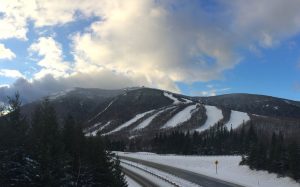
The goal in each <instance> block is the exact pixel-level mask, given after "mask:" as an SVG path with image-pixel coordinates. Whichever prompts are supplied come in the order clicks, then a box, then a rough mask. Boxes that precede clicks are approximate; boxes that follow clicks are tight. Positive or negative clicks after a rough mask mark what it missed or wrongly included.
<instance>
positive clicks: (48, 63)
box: [28, 37, 70, 79]
mask: <svg viewBox="0 0 300 187" xmlns="http://www.w3.org/2000/svg"><path fill="white" fill-rule="evenodd" d="M28 51H29V52H31V55H34V54H37V56H39V57H41V59H40V60H39V61H38V63H37V64H38V65H39V66H40V67H41V68H42V69H41V70H40V71H39V72H38V73H36V74H35V78H38V79H39V78H42V77H44V76H45V75H47V74H51V75H53V76H54V77H61V76H68V70H69V69H70V67H69V66H70V65H69V63H68V62H65V61H64V60H63V52H62V47H61V45H60V44H59V43H58V42H56V41H55V40H54V39H53V38H51V37H40V38H39V39H38V40H37V42H35V43H33V44H32V45H31V46H30V47H29V49H28Z"/></svg>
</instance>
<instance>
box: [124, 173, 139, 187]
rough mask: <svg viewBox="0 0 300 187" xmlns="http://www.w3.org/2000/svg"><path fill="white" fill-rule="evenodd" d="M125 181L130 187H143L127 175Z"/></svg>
mask: <svg viewBox="0 0 300 187" xmlns="http://www.w3.org/2000/svg"><path fill="white" fill-rule="evenodd" d="M125 180H126V182H127V184H128V187H142V186H141V185H139V184H138V183H137V182H135V181H134V180H133V179H131V178H130V177H128V176H127V175H125Z"/></svg>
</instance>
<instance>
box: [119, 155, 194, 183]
mask: <svg viewBox="0 0 300 187" xmlns="http://www.w3.org/2000/svg"><path fill="white" fill-rule="evenodd" d="M121 161H122V162H123V163H126V164H129V165H131V166H135V167H136V168H141V169H143V170H145V171H147V172H149V173H153V174H154V175H156V176H159V177H160V178H162V179H164V180H166V181H169V182H171V183H173V184H175V185H176V186H182V187H185V186H189V187H194V186H195V187H199V185H197V184H194V183H191V182H189V181H187V180H184V179H181V178H179V177H176V176H174V175H171V174H169V173H166V172H162V171H160V170H157V169H155V168H152V167H148V166H145V165H142V164H139V163H135V162H131V161H127V160H121Z"/></svg>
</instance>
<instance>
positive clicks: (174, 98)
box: [164, 92, 181, 105]
mask: <svg viewBox="0 0 300 187" xmlns="http://www.w3.org/2000/svg"><path fill="white" fill-rule="evenodd" d="M164 96H166V97H167V98H169V99H171V100H173V104H174V105H176V104H179V103H181V102H180V101H179V100H178V99H177V98H176V97H174V96H173V94H171V93H167V92H164Z"/></svg>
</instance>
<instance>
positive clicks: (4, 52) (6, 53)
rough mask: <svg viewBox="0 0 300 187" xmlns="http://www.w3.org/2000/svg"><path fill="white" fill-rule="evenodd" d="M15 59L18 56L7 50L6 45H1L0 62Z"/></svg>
mask: <svg viewBox="0 0 300 187" xmlns="http://www.w3.org/2000/svg"><path fill="white" fill-rule="evenodd" d="M15 57H16V55H15V53H14V52H12V51H11V50H10V49H8V48H6V47H5V45H4V44H1V43H0V60H1V59H8V60H12V59H13V58H15Z"/></svg>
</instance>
